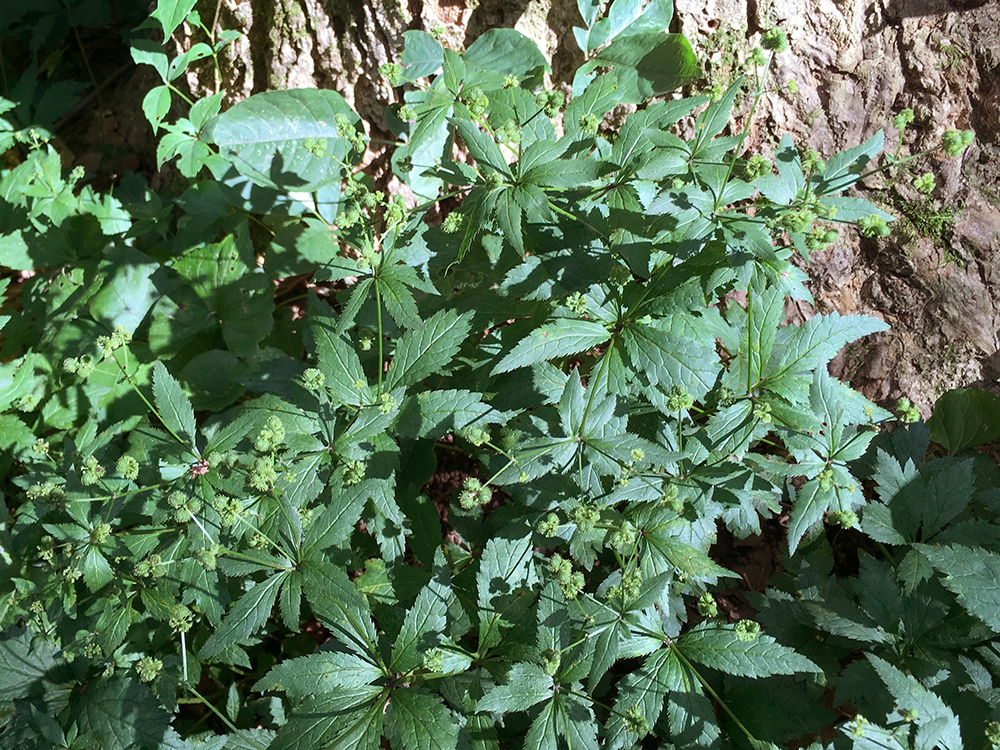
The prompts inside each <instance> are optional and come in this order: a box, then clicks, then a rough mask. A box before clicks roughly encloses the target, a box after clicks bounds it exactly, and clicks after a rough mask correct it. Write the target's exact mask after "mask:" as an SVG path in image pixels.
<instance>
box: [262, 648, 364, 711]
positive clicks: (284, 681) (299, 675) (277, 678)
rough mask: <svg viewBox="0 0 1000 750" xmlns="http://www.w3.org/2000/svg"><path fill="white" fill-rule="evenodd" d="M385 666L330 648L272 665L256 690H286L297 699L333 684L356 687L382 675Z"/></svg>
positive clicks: (320, 691) (335, 686)
mask: <svg viewBox="0 0 1000 750" xmlns="http://www.w3.org/2000/svg"><path fill="white" fill-rule="evenodd" d="M382 676H383V674H382V670H381V669H379V668H378V667H377V666H375V665H374V664H372V663H371V662H369V661H367V660H365V659H362V658H361V657H360V656H357V655H356V654H345V653H338V652H327V653H320V654H310V655H309V656H301V657H299V658H297V659H288V660H287V661H283V662H282V663H281V664H279V665H278V666H276V667H273V668H272V669H271V670H270V671H269V672H268V673H267V674H266V675H265V676H264V677H262V678H261V679H260V680H258V682H257V684H256V685H254V690H258V691H260V692H266V691H268V690H284V691H285V692H287V693H288V696H289V697H290V698H292V699H294V700H298V699H299V698H303V697H305V696H307V695H318V694H320V693H325V692H328V691H329V690H330V689H331V688H347V689H350V688H357V687H361V686H363V685H368V684H370V683H372V682H375V680H377V679H379V678H380V677H382Z"/></svg>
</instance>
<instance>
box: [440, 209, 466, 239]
mask: <svg viewBox="0 0 1000 750" xmlns="http://www.w3.org/2000/svg"><path fill="white" fill-rule="evenodd" d="M464 219H465V217H464V216H463V215H462V213H461V212H460V211H452V212H451V213H450V214H448V215H447V216H445V217H444V221H443V222H441V229H442V230H443V231H444V232H445V233H446V234H454V233H455V232H457V231H458V230H459V229H461V228H462V224H463V222H464Z"/></svg>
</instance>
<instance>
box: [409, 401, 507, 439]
mask: <svg viewBox="0 0 1000 750" xmlns="http://www.w3.org/2000/svg"><path fill="white" fill-rule="evenodd" d="M499 421H500V415H498V414H497V413H496V412H494V411H493V408H492V407H491V406H490V405H489V404H485V403H483V400H482V395H481V394H479V393H473V392H471V391H454V390H441V391H423V392H421V393H414V394H412V395H410V396H407V397H406V400H405V401H403V403H402V404H400V407H399V421H397V422H396V429H397V430H398V431H399V434H400V435H406V436H407V437H413V438H424V437H432V438H442V437H444V436H445V435H447V434H448V433H450V432H456V431H457V430H461V429H462V428H463V427H467V426H469V425H472V424H475V425H476V426H477V427H486V426H488V425H490V424H492V423H494V422H499Z"/></svg>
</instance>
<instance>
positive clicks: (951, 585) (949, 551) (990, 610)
mask: <svg viewBox="0 0 1000 750" xmlns="http://www.w3.org/2000/svg"><path fill="white" fill-rule="evenodd" d="M914 549H916V550H917V551H919V552H920V553H921V554H922V555H923V556H924V557H925V558H927V560H928V561H929V562H930V564H931V565H933V566H934V568H935V569H936V570H937V571H938V572H940V573H941V574H942V575H943V578H942V579H941V583H943V584H944V586H945V588H946V589H948V590H949V591H951V592H952V593H954V594H955V595H956V596H957V597H958V601H959V603H960V604H961V605H962V606H963V607H965V608H966V609H967V610H968V611H969V613H970V614H972V615H975V616H976V617H978V618H979V619H980V620H982V621H983V622H984V623H986V624H987V625H989V626H990V628H992V629H993V631H994V632H996V633H1000V555H997V554H995V553H993V552H987V551H986V550H984V549H981V548H978V547H961V546H959V545H957V544H952V545H949V546H947V547H936V546H933V545H930V544H915V545H914Z"/></svg>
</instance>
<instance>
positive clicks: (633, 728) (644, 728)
mask: <svg viewBox="0 0 1000 750" xmlns="http://www.w3.org/2000/svg"><path fill="white" fill-rule="evenodd" d="M622 718H623V719H624V722H625V728H626V729H627V730H628V731H629V732H631V733H632V734H637V735H639V736H640V737H645V736H646V735H647V734H649V720H648V719H647V718H646V717H645V716H644V715H643V713H642V709H641V708H640V707H639V706H638V705H635V706H629V707H628V708H627V709H626V710H625V715H624V716H623V717H622Z"/></svg>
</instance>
